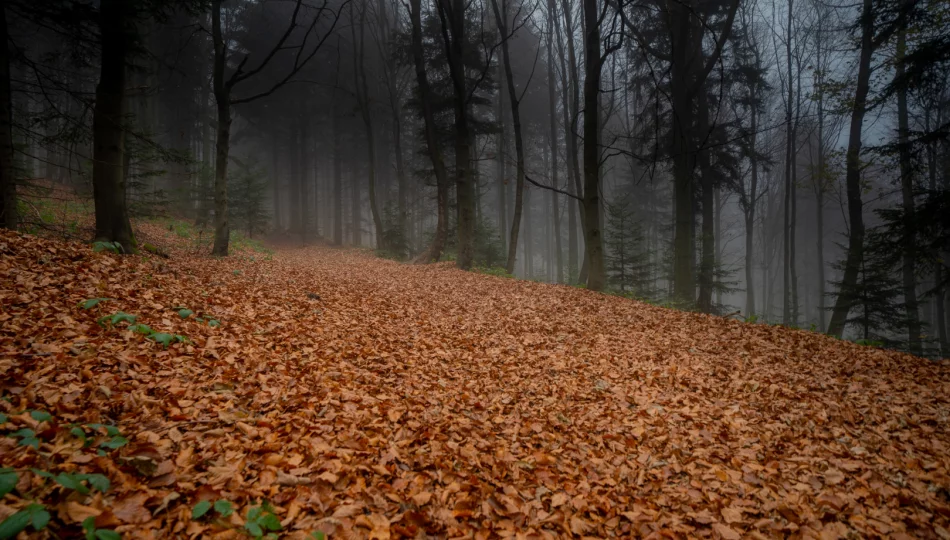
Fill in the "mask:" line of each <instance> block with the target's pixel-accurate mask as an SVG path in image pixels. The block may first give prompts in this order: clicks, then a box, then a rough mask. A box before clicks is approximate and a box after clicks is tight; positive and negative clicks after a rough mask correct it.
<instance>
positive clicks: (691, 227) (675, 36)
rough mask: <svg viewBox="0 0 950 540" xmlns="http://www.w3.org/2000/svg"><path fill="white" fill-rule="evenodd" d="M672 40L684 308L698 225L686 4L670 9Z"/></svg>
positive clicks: (676, 263) (677, 276)
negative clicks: (695, 216)
mask: <svg viewBox="0 0 950 540" xmlns="http://www.w3.org/2000/svg"><path fill="white" fill-rule="evenodd" d="M670 11H671V13H670V25H671V28H670V34H671V35H670V38H671V42H672V43H673V54H672V63H671V65H670V77H671V79H670V93H671V98H672V106H673V111H672V112H673V119H672V123H673V125H672V130H671V134H672V139H673V140H672V147H671V148H672V153H673V201H674V208H673V212H674V215H675V222H674V227H673V296H674V298H675V299H676V300H677V301H678V302H680V303H682V304H686V305H689V304H692V303H693V301H694V300H695V293H696V279H695V277H694V269H695V268H694V267H695V241H694V235H695V222H694V216H693V209H694V201H693V196H694V195H693V169H694V152H693V148H692V140H693V133H692V132H693V115H692V99H691V97H690V92H689V87H690V85H691V83H692V78H691V77H690V71H691V68H690V66H689V60H690V54H691V52H692V50H693V47H690V41H691V39H690V32H691V30H690V18H691V16H690V14H689V12H688V8H687V6H686V5H685V4H683V3H675V4H673V5H672V7H671V9H670Z"/></svg>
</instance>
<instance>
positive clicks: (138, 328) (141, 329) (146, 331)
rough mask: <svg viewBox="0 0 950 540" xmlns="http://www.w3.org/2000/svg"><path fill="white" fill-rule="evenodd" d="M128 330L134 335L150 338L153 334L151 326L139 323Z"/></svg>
mask: <svg viewBox="0 0 950 540" xmlns="http://www.w3.org/2000/svg"><path fill="white" fill-rule="evenodd" d="M129 330H131V331H133V332H135V333H136V334H142V335H145V336H150V335H152V334H154V333H155V331H154V330H152V327H151V326H149V325H147V324H141V323H139V324H133V325H130V326H129Z"/></svg>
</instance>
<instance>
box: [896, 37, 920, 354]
mask: <svg viewBox="0 0 950 540" xmlns="http://www.w3.org/2000/svg"><path fill="white" fill-rule="evenodd" d="M906 48H907V29H906V28H905V27H904V26H902V27H901V28H900V30H898V32H897V62H896V66H895V68H896V69H895V71H894V79H895V81H900V80H901V79H902V78H903V77H904V54H905V50H906ZM897 125H898V128H897V129H898V151H899V154H900V171H901V206H902V208H903V210H904V235H903V238H902V241H901V245H902V246H903V247H904V250H903V253H902V254H901V256H902V261H901V262H902V264H901V274H902V276H901V277H902V278H903V285H904V309H905V310H906V312H907V344H908V346H909V349H910V352H911V353H913V354H916V355H920V354H921V352H922V349H921V344H920V333H921V325H920V314H919V312H918V307H917V273H916V264H915V263H916V260H917V224H916V223H917V218H916V217H915V209H914V173H913V165H912V163H911V153H910V150H911V149H910V123H909V121H908V118H907V89H906V87H905V86H904V85H902V84H900V83H898V88H897Z"/></svg>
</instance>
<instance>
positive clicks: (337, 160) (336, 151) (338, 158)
mask: <svg viewBox="0 0 950 540" xmlns="http://www.w3.org/2000/svg"><path fill="white" fill-rule="evenodd" d="M333 101H334V104H333V111H332V112H331V113H330V114H332V115H333V197H332V198H333V245H335V246H342V245H343V167H342V160H343V141H342V140H341V138H342V136H343V133H342V132H341V131H340V108H339V106H338V104H337V103H336V91H334V92H333Z"/></svg>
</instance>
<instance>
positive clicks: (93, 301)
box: [79, 298, 112, 309]
mask: <svg viewBox="0 0 950 540" xmlns="http://www.w3.org/2000/svg"><path fill="white" fill-rule="evenodd" d="M107 300H112V299H111V298H90V299H89V300H86V301H84V302H80V303H79V307H81V308H83V309H92V308H94V307H96V306H97V305H99V304H100V303H102V302H105V301H107Z"/></svg>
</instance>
